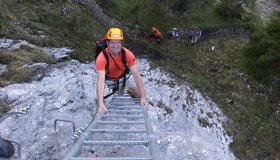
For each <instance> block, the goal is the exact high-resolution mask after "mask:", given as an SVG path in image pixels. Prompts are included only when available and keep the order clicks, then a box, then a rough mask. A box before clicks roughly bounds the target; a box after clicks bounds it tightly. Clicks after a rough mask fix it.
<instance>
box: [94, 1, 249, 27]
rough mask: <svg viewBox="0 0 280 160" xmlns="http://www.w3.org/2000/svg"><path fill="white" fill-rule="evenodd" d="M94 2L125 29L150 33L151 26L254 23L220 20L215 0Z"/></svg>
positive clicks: (242, 24)
mask: <svg viewBox="0 0 280 160" xmlns="http://www.w3.org/2000/svg"><path fill="white" fill-rule="evenodd" d="M97 3H98V4H99V5H100V6H102V7H103V8H104V9H105V13H106V14H108V15H110V16H111V17H114V18H116V19H118V20H119V21H120V22H121V23H123V24H125V25H126V26H128V27H130V28H137V29H139V28H140V29H142V30H145V31H149V30H150V28H151V27H152V26H155V27H157V28H158V29H160V30H162V31H166V30H170V29H171V28H174V27H177V28H178V27H180V28H197V27H199V28H213V27H227V26H250V25H251V21H252V20H254V19H253V18H251V19H246V20H236V21H235V20H234V21H229V20H228V19H223V18H221V16H218V15H217V13H216V12H214V11H213V8H214V7H215V4H216V0H209V1H204V0H197V1H190V0H177V1H174V0H165V1H160V2H159V1H156V0H141V1H140V0H138V1H136V2H135V1H127V0H119V1H110V0H105V1H104V0H97ZM250 7H251V6H250ZM252 16H253V15H252ZM147 17H149V18H147ZM155 17H156V18H155Z"/></svg>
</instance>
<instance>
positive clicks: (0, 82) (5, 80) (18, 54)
mask: <svg viewBox="0 0 280 160" xmlns="http://www.w3.org/2000/svg"><path fill="white" fill-rule="evenodd" d="M40 62H42V63H43V62H44V63H48V64H51V63H55V61H54V59H52V58H51V57H50V56H49V55H48V54H46V53H44V52H43V51H42V50H39V49H33V48H30V47H28V46H22V47H21V48H20V49H18V50H14V51H4V52H1V53H0V63H1V64H6V65H7V66H8V67H7V68H8V70H7V71H6V72H4V73H2V74H1V76H0V86H6V85H8V84H13V83H21V82H27V81H28V80H29V79H30V76H31V74H32V72H31V71H30V70H29V69H28V68H24V67H23V66H24V65H25V64H33V63H40Z"/></svg>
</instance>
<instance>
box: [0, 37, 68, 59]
mask: <svg viewBox="0 0 280 160" xmlns="http://www.w3.org/2000/svg"><path fill="white" fill-rule="evenodd" d="M22 45H27V46H29V47H31V48H39V47H37V46H35V45H34V44H30V43H29V42H27V41H25V40H12V39H0V51H3V50H15V49H18V48H20V47H21V46H22ZM40 49H42V50H43V51H45V52H46V53H48V54H49V55H50V56H51V57H53V58H54V60H55V61H57V62H61V61H64V60H69V59H70V55H71V54H73V50H72V49H70V48H50V47H44V48H40Z"/></svg>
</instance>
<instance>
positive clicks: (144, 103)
mask: <svg viewBox="0 0 280 160" xmlns="http://www.w3.org/2000/svg"><path fill="white" fill-rule="evenodd" d="M140 102H141V106H142V107H147V106H148V101H147V99H146V98H141V99H140Z"/></svg>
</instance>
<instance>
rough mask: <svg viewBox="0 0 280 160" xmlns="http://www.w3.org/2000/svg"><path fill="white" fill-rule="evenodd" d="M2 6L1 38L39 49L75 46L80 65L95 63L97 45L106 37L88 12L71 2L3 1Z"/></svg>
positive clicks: (76, 57)
mask: <svg viewBox="0 0 280 160" xmlns="http://www.w3.org/2000/svg"><path fill="white" fill-rule="evenodd" d="M16 3H20V5H17V4H16ZM0 4H2V5H0V12H1V13H3V14H1V16H0V18H1V21H0V26H1V32H0V35H3V36H5V37H7V38H12V39H25V40H27V41H28V42H30V43H33V44H35V45H38V46H52V47H64V46H72V47H73V49H74V51H75V52H74V54H73V58H75V59H77V60H80V61H89V60H92V59H93V56H92V54H91V51H92V47H93V44H94V42H95V41H96V40H97V39H98V38H99V37H101V35H104V29H103V28H101V26H100V25H99V24H98V23H97V22H95V21H94V20H93V19H92V12H91V11H90V10H89V9H88V8H86V7H84V6H80V5H77V4H75V3H74V2H71V1H68V0H59V1H54V0H48V1H43V0H39V1H16V0H3V1H1V2H0ZM2 17H3V18H4V21H2Z"/></svg>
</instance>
